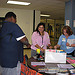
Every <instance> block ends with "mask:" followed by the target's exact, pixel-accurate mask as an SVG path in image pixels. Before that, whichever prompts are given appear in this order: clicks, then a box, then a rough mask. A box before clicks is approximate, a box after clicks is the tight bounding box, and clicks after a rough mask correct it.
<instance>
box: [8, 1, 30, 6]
mask: <svg viewBox="0 0 75 75" xmlns="http://www.w3.org/2000/svg"><path fill="white" fill-rule="evenodd" d="M7 3H8V4H18V5H29V4H30V3H28V2H20V1H8V2H7Z"/></svg>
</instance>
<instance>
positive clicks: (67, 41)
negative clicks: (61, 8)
mask: <svg viewBox="0 0 75 75" xmlns="http://www.w3.org/2000/svg"><path fill="white" fill-rule="evenodd" d="M62 33H63V34H62V35H61V36H60V38H59V41H58V44H57V45H55V46H54V48H55V49H57V48H59V47H60V49H62V50H64V51H65V52H66V53H67V54H68V55H74V51H75V35H74V34H73V32H72V30H71V28H70V27H69V26H64V27H63V29H62Z"/></svg>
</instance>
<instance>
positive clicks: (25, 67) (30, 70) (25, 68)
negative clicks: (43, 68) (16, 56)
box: [20, 64, 43, 75]
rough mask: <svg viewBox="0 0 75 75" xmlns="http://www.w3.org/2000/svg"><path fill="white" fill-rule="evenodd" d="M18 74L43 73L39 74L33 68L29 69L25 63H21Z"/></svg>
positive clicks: (33, 74) (32, 74)
mask: <svg viewBox="0 0 75 75" xmlns="http://www.w3.org/2000/svg"><path fill="white" fill-rule="evenodd" d="M20 75H43V74H40V73H38V72H36V71H35V70H32V69H30V68H29V67H27V66H26V65H24V64H21V74H20Z"/></svg>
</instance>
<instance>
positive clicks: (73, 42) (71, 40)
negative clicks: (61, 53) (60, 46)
mask: <svg viewBox="0 0 75 75" xmlns="http://www.w3.org/2000/svg"><path fill="white" fill-rule="evenodd" d="M67 42H68V43H69V44H70V45H71V44H75V39H68V40H67ZM69 48H72V47H69V46H67V49H69Z"/></svg>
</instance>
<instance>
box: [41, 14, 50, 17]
mask: <svg viewBox="0 0 75 75" xmlns="http://www.w3.org/2000/svg"><path fill="white" fill-rule="evenodd" d="M40 16H43V17H50V15H45V14H41V15H40Z"/></svg>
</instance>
